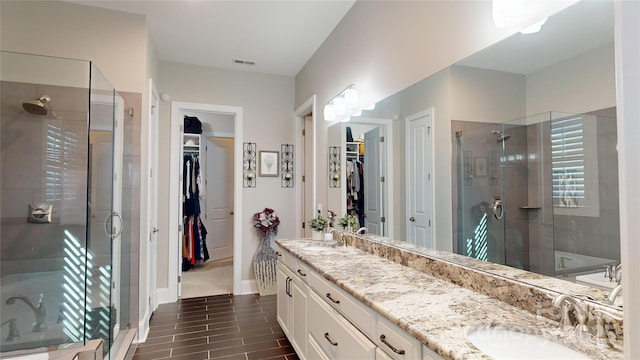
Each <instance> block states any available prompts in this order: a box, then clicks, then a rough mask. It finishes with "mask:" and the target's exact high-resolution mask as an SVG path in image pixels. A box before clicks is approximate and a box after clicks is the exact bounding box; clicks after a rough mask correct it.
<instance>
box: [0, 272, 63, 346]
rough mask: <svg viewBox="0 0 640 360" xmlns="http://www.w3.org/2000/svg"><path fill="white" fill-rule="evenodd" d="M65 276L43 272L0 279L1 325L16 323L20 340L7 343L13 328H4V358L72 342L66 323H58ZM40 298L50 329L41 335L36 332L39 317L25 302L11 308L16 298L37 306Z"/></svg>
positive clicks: (2, 342)
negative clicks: (17, 353) (21, 298)
mask: <svg viewBox="0 0 640 360" xmlns="http://www.w3.org/2000/svg"><path fill="white" fill-rule="evenodd" d="M63 274H64V273H63V272H62V271H60V272H39V273H25V274H14V275H7V276H4V277H2V279H0V300H1V301H2V302H1V303H0V322H1V323H4V322H5V321H8V320H9V319H16V325H17V329H18V331H19V333H20V337H19V338H18V339H16V340H7V336H8V335H9V325H8V324H6V325H5V326H3V327H2V331H1V332H0V336H1V338H0V353H2V354H0V357H3V355H4V354H6V353H7V352H15V351H19V350H27V349H36V348H42V347H45V348H46V347H49V346H54V345H60V344H64V343H68V342H70V340H69V338H68V337H67V336H66V335H65V329H64V324H63V323H58V321H57V320H58V315H59V309H60V305H61V304H62V300H63V285H64V275H63ZM40 294H43V303H44V306H45V309H46V318H45V323H46V325H47V329H46V330H45V331H41V332H34V331H33V324H34V323H35V314H34V312H33V310H32V309H31V307H29V305H27V304H26V303H24V302H23V301H21V300H16V301H15V302H14V303H13V304H7V303H6V302H7V299H9V298H10V297H12V296H25V297H27V298H29V299H31V301H32V302H33V303H34V304H35V305H36V306H37V304H38V300H39V299H40Z"/></svg>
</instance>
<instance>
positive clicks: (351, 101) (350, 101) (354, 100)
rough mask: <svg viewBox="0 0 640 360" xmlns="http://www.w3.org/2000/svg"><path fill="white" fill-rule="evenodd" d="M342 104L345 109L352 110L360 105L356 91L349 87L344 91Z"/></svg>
mask: <svg viewBox="0 0 640 360" xmlns="http://www.w3.org/2000/svg"><path fill="white" fill-rule="evenodd" d="M344 102H345V105H346V106H347V108H354V107H356V106H358V105H359V104H360V100H359V99H358V92H357V91H356V89H354V88H352V87H351V88H348V89H347V90H345V91H344Z"/></svg>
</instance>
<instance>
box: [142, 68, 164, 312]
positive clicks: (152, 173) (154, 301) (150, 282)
mask: <svg viewBox="0 0 640 360" xmlns="http://www.w3.org/2000/svg"><path fill="white" fill-rule="evenodd" d="M149 102H150V104H149V105H150V106H149V127H148V135H147V146H148V150H147V154H149V157H148V167H149V177H148V185H147V186H148V187H147V192H148V193H147V199H146V201H147V223H146V224H145V225H142V224H141V226H142V227H143V229H144V234H145V235H147V236H149V241H148V242H147V243H146V245H147V246H148V248H147V253H148V254H149V255H150V256H148V257H147V259H148V261H149V264H148V270H147V271H148V274H147V294H148V297H149V305H148V306H149V312H150V313H152V312H154V311H155V310H156V309H157V308H158V295H157V291H156V284H157V278H158V277H157V266H158V265H157V261H158V236H157V235H154V234H155V233H157V231H156V230H157V227H158V210H157V207H158V124H159V115H160V94H159V92H158V88H157V87H156V85H155V83H154V82H153V79H149ZM153 207H155V209H154V208H153ZM143 239H144V237H143Z"/></svg>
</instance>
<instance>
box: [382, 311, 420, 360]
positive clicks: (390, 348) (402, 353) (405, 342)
mask: <svg viewBox="0 0 640 360" xmlns="http://www.w3.org/2000/svg"><path fill="white" fill-rule="evenodd" d="M375 338H376V343H377V344H378V346H379V347H380V348H381V349H382V350H383V351H384V352H385V353H387V355H389V356H390V357H391V358H392V359H397V360H401V359H420V358H421V357H422V344H421V343H420V341H418V339H416V338H414V337H413V336H411V335H409V334H407V333H406V332H405V331H404V330H402V329H400V328H399V327H398V326H396V325H395V324H393V323H391V321H389V320H387V319H385V318H383V317H382V316H380V317H378V327H377V333H376V337H375Z"/></svg>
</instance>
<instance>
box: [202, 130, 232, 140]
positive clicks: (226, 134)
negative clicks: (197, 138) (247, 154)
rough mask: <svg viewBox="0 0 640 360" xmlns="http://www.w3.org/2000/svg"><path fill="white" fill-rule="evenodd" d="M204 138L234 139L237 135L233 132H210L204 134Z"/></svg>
mask: <svg viewBox="0 0 640 360" xmlns="http://www.w3.org/2000/svg"><path fill="white" fill-rule="evenodd" d="M202 136H204V137H206V138H212V137H216V138H234V137H235V136H236V135H235V134H234V133H232V132H224V131H208V132H203V133H202Z"/></svg>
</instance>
